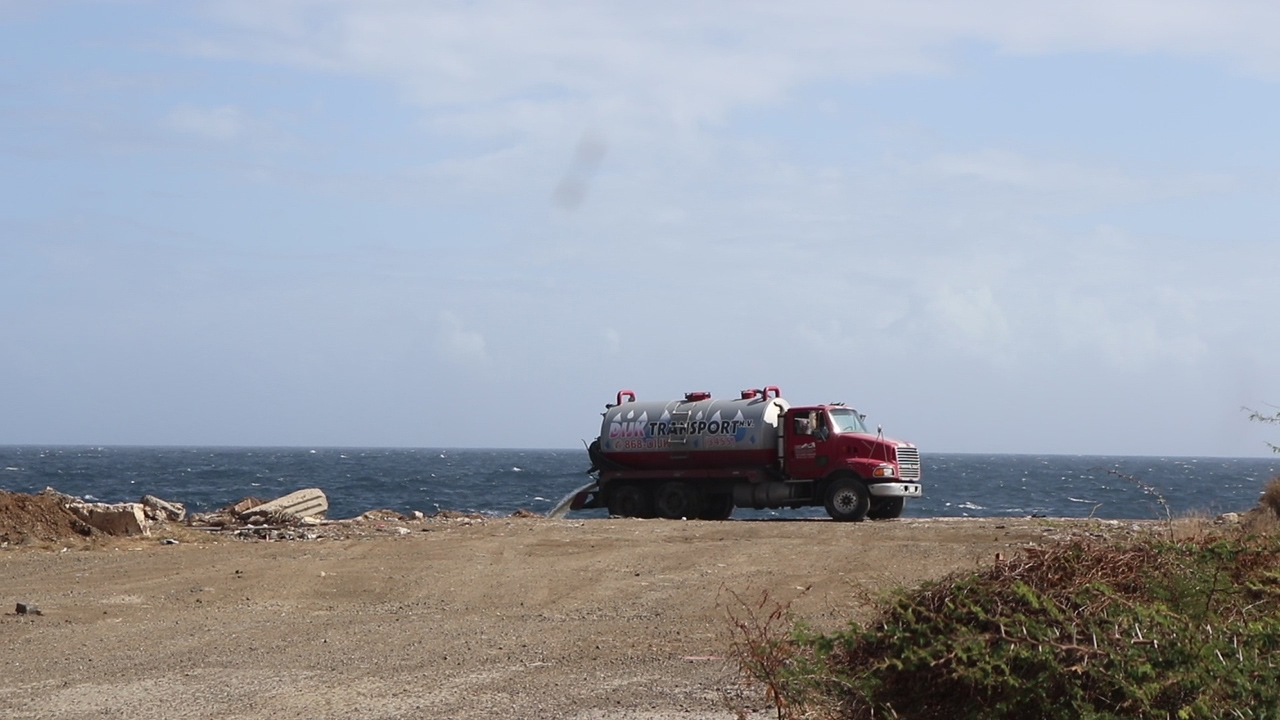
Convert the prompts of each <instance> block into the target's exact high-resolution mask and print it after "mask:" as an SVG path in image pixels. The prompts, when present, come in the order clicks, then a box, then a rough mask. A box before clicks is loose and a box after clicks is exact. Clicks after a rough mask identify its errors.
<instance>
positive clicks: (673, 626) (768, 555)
mask: <svg viewBox="0 0 1280 720" xmlns="http://www.w3.org/2000/svg"><path fill="white" fill-rule="evenodd" d="M1149 527H1150V526H1147V525H1144V526H1142V527H1139V525H1137V524H1133V523H1127V522H1126V523H1115V522H1114V521H1113V522H1110V523H1104V522H1098V521H1063V520H1051V519H1013V518H997V519H964V520H896V521H886V522H874V523H873V522H864V523H835V522H830V521H825V520H797V521H732V520H731V521H727V522H701V521H690V522H682V521H669V520H634V519H628V520H622V519H617V520H612V519H611V520H585V521H583V520H577V521H575V520H548V519H543V518H533V517H512V518H499V519H494V518H489V519H485V520H475V519H470V518H452V519H444V520H436V521H432V520H431V519H428V520H427V521H417V522H393V521H387V522H366V523H365V524H364V525H361V526H359V527H353V526H346V527H345V529H344V531H343V532H341V533H337V534H334V533H330V534H324V533H319V534H313V535H308V536H307V537H313V539H298V540H289V541H263V540H253V539H243V538H236V537H232V536H231V535H228V534H219V533H210V532H204V531H200V530H195V529H191V528H185V527H181V526H175V527H171V528H167V529H166V530H164V531H161V532H159V534H157V535H155V536H153V537H150V538H131V539H125V538H112V537H107V538H103V537H93V538H85V537H82V536H77V535H66V536H64V537H62V538H61V539H58V540H55V541H47V540H41V539H40V538H33V539H30V540H28V541H27V542H25V543H23V544H20V545H15V544H13V543H10V544H9V545H8V546H6V547H3V548H0V610H4V611H5V612H6V613H7V614H4V615H2V616H0V646H3V647H4V649H5V650H4V652H3V654H0V668H2V673H0V717H5V718H13V719H15V720H16V719H21V718H42V719H45V718H47V719H54V720H70V719H72V718H90V717H93V718H116V717H118V718H130V719H131V720H150V719H159V718H175V717H182V718H263V717H271V718H309V719H310V718H569V719H572V720H587V719H600V720H649V719H656V718H672V719H680V720H695V719H710V718H725V719H731V718H735V717H739V716H745V717H752V718H756V717H759V718H764V717H769V716H770V715H771V713H770V712H768V711H769V707H768V705H767V704H766V703H765V701H764V698H763V696H762V695H761V694H760V693H759V691H758V690H756V689H751V688H744V687H743V686H742V683H741V680H740V678H739V676H738V673H737V671H736V666H735V664H734V660H733V657H732V653H731V650H730V628H731V623H730V621H729V619H728V614H729V613H730V612H736V613H739V614H741V613H742V612H743V611H744V604H743V603H746V604H752V603H756V602H758V601H760V600H761V598H762V593H765V592H767V593H769V594H770V597H771V598H773V599H775V600H779V601H784V602H785V601H792V605H791V610H792V611H793V613H794V614H795V615H796V616H798V617H802V618H805V619H806V620H807V621H809V622H810V623H811V624H813V625H816V626H818V627H820V628H835V627H838V626H840V625H843V624H844V623H845V622H847V620H848V619H850V618H854V619H859V620H865V619H867V618H868V617H870V613H871V609H872V601H873V599H874V598H876V597H883V596H884V595H885V594H886V593H888V592H890V591H892V590H893V589H894V588H898V587H901V586H910V585H914V584H916V583H919V582H920V581H922V580H925V579H930V578H938V577H941V576H943V575H945V574H947V573H951V572H954V571H961V570H968V569H972V568H975V567H978V566H979V565H982V564H985V563H990V562H993V561H994V560H995V557H996V554H997V553H1002V554H1004V555H1005V556H1009V555H1010V554H1012V553H1015V552H1016V551H1017V550H1018V548H1020V547H1025V546H1027V545H1028V544H1032V543H1042V542H1046V541H1052V540H1053V539H1054V538H1061V537H1064V536H1068V535H1072V534H1080V533H1089V534H1095V535H1101V534H1103V533H1106V534H1126V533H1132V532H1147V531H1148V529H1149ZM165 538H170V539H176V540H177V541H178V542H177V544H165V543H164V542H163V541H164V539H165ZM804 588H809V589H808V590H807V591H804V590H803V589H804ZM17 603H33V604H35V605H36V606H38V607H39V609H40V610H41V611H42V613H43V614H42V615H38V616H37V615H33V614H23V615H19V614H17V613H16V612H14V610H15V608H16V604H17Z"/></svg>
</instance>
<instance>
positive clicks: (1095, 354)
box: [0, 0, 1280, 456]
mask: <svg viewBox="0 0 1280 720" xmlns="http://www.w3.org/2000/svg"><path fill="white" fill-rule="evenodd" d="M1278 31H1280V5H1276V4H1274V3H1270V2H1248V1H1238V0H1206V1H1203V2H1202V1H1200V0H1160V1H1159V2H1156V1H1154V0H1149V1H1148V0H1131V1H1128V2H1124V1H1118V0H1072V1H1071V2H1040V3H1025V2H1015V1H1013V0H972V1H971V2H966V3H954V2H922V1H919V0H897V1H894V2H858V1H856V0H843V1H840V2H836V1H835V0H795V1H792V2H787V3H763V2H746V1H743V0H732V1H726V2H718V1H716V0H707V1H705V2H699V1H696V0H695V1H693V2H690V1H688V0H684V1H681V2H662V1H661V0H658V1H655V2H646V3H582V2H536V1H534V2H501V1H498V2H482V1H480V2H464V1H457V2H419V1H417V0H412V1H399V0H358V1H357V0H352V1H349V2H348V1H344V0H314V1H308V0H252V1H248V0H224V1H217V0H211V1H207V2H183V3H174V2H146V1H144V0H131V1H119V2H110V1H105V2H62V1H59V0H0V444H90V445H96V444H101V445H230V446H245V445H284V446H343V447H357V446H379V447H496V448H573V447H581V442H582V441H584V440H590V439H592V438H594V437H595V436H596V434H598V431H599V422H600V413H601V412H602V411H603V409H604V404H605V403H607V402H612V401H613V399H614V397H615V395H616V393H617V392H618V391H619V390H621V389H630V390H633V391H635V392H636V394H637V395H638V396H639V399H641V400H665V399H673V398H677V397H680V396H681V395H683V393H685V392H688V391H695V390H697V391H710V392H712V393H713V395H715V396H717V397H733V396H736V395H737V393H738V391H739V390H741V389H744V388H759V387H763V386H765V385H777V386H780V387H781V389H782V391H783V395H784V397H786V398H787V399H788V400H789V401H790V402H792V403H793V404H814V403H823V402H833V401H843V402H847V403H849V404H851V405H853V406H855V407H857V408H858V409H859V410H860V411H862V412H864V413H866V414H867V415H868V422H869V423H870V424H871V425H873V426H877V425H878V426H882V427H883V428H884V431H885V433H886V434H887V435H890V436H892V437H896V438H901V439H905V440H909V441H912V442H915V443H916V444H917V445H919V446H920V448H921V451H922V453H923V454H926V455H927V454H928V453H929V452H966V453H1067V454H1099V455H1183V456H1197V455H1198V456H1265V455H1268V454H1269V449H1268V447H1267V445H1266V441H1268V440H1271V441H1273V442H1275V441H1277V436H1280V429H1278V428H1277V426H1264V425H1260V424H1258V423H1251V422H1249V420H1248V416H1247V413H1245V412H1244V411H1242V409H1241V408H1242V407H1245V406H1247V407H1252V408H1256V409H1259V410H1262V411H1265V412H1268V413H1270V412H1274V411H1275V409H1276V406H1277V405H1280V371H1278V368H1280V362H1278V361H1277V359H1278V358H1280V325H1278V323H1280V316H1278V309H1280V237H1278V232H1280V231H1278V230H1277V229H1278V228H1280V202H1278V200H1280V133H1277V132H1276V130H1275V129H1276V128H1277V127H1280V44H1277V43H1276V42H1275V41H1274V38H1275V36H1276V33H1277V32H1278Z"/></svg>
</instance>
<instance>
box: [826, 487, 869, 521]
mask: <svg viewBox="0 0 1280 720" xmlns="http://www.w3.org/2000/svg"><path fill="white" fill-rule="evenodd" d="M826 504H827V514H828V515H830V516H831V519H832V520H840V521H842V522H850V521H852V522H859V521H861V520H863V519H864V518H866V516H867V511H868V510H870V509H871V493H869V492H867V486H866V485H864V484H863V483H862V481H861V480H859V479H858V478H855V477H839V478H836V479H835V480H832V481H831V484H829V485H827V503H826Z"/></svg>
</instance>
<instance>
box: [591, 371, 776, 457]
mask: <svg viewBox="0 0 1280 720" xmlns="http://www.w3.org/2000/svg"><path fill="white" fill-rule="evenodd" d="M779 394H780V393H779V391H778V388H776V387H773V386H769V387H766V388H764V389H763V390H744V391H742V396H741V397H739V398H736V399H733V400H713V399H712V398H711V394H710V393H689V394H687V395H685V397H684V399H683V400H671V401H667V402H637V401H636V395H635V393H634V392H631V391H630V390H623V391H621V392H619V393H618V399H617V400H618V401H617V404H615V405H611V406H609V408H608V409H607V411H606V412H605V414H604V420H603V422H602V423H601V425H600V451H601V453H602V455H603V456H604V458H605V459H607V460H608V461H609V462H610V463H616V464H618V465H621V466H625V467H628V468H634V469H651V470H660V469H666V468H672V469H677V468H685V469H692V468H719V467H734V466H746V465H767V464H769V463H771V462H775V461H776V460H777V457H778V435H779V433H780V431H781V430H780V423H781V418H782V416H783V414H784V413H786V411H787V408H788V407H790V405H789V404H788V403H787V401H786V400H783V399H782V398H781V397H779Z"/></svg>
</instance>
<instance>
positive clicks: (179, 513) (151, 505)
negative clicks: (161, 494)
mask: <svg viewBox="0 0 1280 720" xmlns="http://www.w3.org/2000/svg"><path fill="white" fill-rule="evenodd" d="M141 502H142V506H143V507H145V508H147V509H148V510H150V511H151V512H149V513H148V515H149V516H152V517H153V518H154V519H155V520H168V521H169V522H182V521H183V520H185V519H186V517H187V508H186V506H184V505H183V504H182V503H175V502H169V501H167V500H161V499H160V498H158V497H156V496H154V495H143V496H142V500H141Z"/></svg>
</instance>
